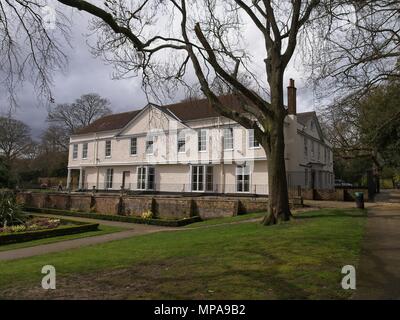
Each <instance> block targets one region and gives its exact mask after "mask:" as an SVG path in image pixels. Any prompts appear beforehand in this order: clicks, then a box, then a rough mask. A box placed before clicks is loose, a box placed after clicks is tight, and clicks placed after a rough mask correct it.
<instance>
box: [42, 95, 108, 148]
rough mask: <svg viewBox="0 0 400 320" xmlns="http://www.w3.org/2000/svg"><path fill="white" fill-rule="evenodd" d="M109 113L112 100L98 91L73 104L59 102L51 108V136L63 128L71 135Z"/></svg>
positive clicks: (48, 118)
mask: <svg viewBox="0 0 400 320" xmlns="http://www.w3.org/2000/svg"><path fill="white" fill-rule="evenodd" d="M108 114H111V109H110V102H109V101H108V100H107V99H105V98H102V97H100V96H99V95H98V94H96V93H89V94H84V95H82V96H81V97H80V98H78V99H76V100H75V102H73V103H71V104H69V103H65V104H58V105H57V106H56V107H54V108H50V109H49V112H48V116H47V121H48V122H50V123H52V124H53V126H52V127H51V128H52V133H53V134H51V136H54V134H56V135H58V134H59V133H60V130H62V129H64V130H65V135H67V136H69V135H70V134H72V133H74V132H75V131H76V130H78V129H80V128H83V127H86V126H88V125H89V124H91V123H92V122H93V121H95V120H97V119H99V118H101V117H103V116H106V115H108ZM56 127H58V128H56ZM60 142H61V141H60Z"/></svg>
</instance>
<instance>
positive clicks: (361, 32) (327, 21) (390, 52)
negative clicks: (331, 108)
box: [302, 0, 400, 96]
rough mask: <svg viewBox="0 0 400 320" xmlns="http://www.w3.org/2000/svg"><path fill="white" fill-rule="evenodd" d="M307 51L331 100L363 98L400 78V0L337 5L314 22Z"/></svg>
mask: <svg viewBox="0 0 400 320" xmlns="http://www.w3.org/2000/svg"><path fill="white" fill-rule="evenodd" d="M310 24H311V26H310V30H311V31H312V32H310V34H309V35H308V37H304V38H303V39H306V40H307V41H308V40H310V41H309V43H308V44H307V43H303V44H302V45H303V49H306V48H308V49H310V50H305V53H306V55H307V56H308V57H311V59H310V60H311V61H310V67H311V69H312V72H313V73H312V76H313V78H314V80H315V81H316V84H317V86H318V87H319V88H320V89H321V92H324V93H325V94H326V95H330V96H332V94H335V93H338V94H339V95H340V96H343V95H348V94H350V93H353V94H354V93H357V94H358V95H361V96H362V95H363V94H364V93H366V92H367V91H368V90H369V89H371V88H373V87H375V86H376V85H378V84H380V83H381V82H385V81H387V80H389V79H394V78H399V77H400V1H399V0H380V1H376V0H362V1H337V2H336V3H335V1H332V2H331V6H330V7H329V8H326V9H324V12H321V15H320V16H319V17H317V18H316V19H315V20H313V21H310Z"/></svg>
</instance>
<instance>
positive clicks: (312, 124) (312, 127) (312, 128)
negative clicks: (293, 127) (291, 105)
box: [310, 120, 315, 131]
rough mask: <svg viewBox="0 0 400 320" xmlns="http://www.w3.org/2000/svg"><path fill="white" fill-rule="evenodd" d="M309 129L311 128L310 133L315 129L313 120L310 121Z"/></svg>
mask: <svg viewBox="0 0 400 320" xmlns="http://www.w3.org/2000/svg"><path fill="white" fill-rule="evenodd" d="M310 128H311V131H314V129H315V123H314V121H313V120H311V124H310Z"/></svg>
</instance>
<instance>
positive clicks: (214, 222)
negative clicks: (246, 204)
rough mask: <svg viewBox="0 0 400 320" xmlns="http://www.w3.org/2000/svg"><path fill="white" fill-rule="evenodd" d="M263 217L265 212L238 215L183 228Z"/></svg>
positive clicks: (196, 223)
mask: <svg viewBox="0 0 400 320" xmlns="http://www.w3.org/2000/svg"><path fill="white" fill-rule="evenodd" d="M264 215H265V212H259V213H248V214H241V215H238V216H235V217H227V218H217V219H210V220H204V221H201V222H195V223H192V224H190V225H187V226H186V227H185V228H193V227H204V226H213V225H218V224H224V223H234V222H240V221H245V220H252V219H257V218H261V217H263V216H264Z"/></svg>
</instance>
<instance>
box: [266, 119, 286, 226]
mask: <svg viewBox="0 0 400 320" xmlns="http://www.w3.org/2000/svg"><path fill="white" fill-rule="evenodd" d="M271 134H272V135H274V138H273V139H272V141H271V144H270V146H269V152H268V158H267V161H268V189H269V190H268V215H267V216H266V217H265V218H264V221H263V223H264V225H274V224H278V223H280V222H283V221H289V220H290V218H291V217H292V214H291V212H290V207H289V196H288V187H287V181H286V165H285V142H284V135H283V122H282V123H277V124H274V128H273V130H271Z"/></svg>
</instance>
